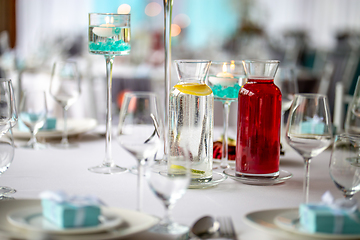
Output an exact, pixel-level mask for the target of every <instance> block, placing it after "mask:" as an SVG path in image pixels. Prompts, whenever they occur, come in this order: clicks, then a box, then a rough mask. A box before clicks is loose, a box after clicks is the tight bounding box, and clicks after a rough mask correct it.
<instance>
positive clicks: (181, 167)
mask: <svg viewBox="0 0 360 240" xmlns="http://www.w3.org/2000/svg"><path fill="white" fill-rule="evenodd" d="M170 168H172V169H180V170H186V168H185V167H184V166H180V165H175V164H171V166H170ZM190 170H191V172H192V173H196V174H204V173H205V171H201V170H196V169H192V168H191V169H190Z"/></svg>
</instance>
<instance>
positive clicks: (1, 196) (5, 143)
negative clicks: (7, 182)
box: [0, 129, 16, 201]
mask: <svg viewBox="0 0 360 240" xmlns="http://www.w3.org/2000/svg"><path fill="white" fill-rule="evenodd" d="M13 158H14V139H13V135H12V131H11V129H9V131H8V133H7V134H3V135H2V136H0V176H1V175H2V174H3V173H4V172H5V171H6V170H7V169H8V168H9V167H10V164H11V163H12V161H13ZM15 192H16V190H15V189H12V188H10V187H4V186H0V201H1V200H5V199H12V197H8V196H7V195H8V194H11V193H15Z"/></svg>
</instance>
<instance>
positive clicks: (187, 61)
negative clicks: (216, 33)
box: [174, 59, 211, 63]
mask: <svg viewBox="0 0 360 240" xmlns="http://www.w3.org/2000/svg"><path fill="white" fill-rule="evenodd" d="M174 62H175V63H211V60H192V59H179V60H174Z"/></svg>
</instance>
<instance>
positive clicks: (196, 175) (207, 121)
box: [168, 60, 214, 182]
mask: <svg viewBox="0 0 360 240" xmlns="http://www.w3.org/2000/svg"><path fill="white" fill-rule="evenodd" d="M175 64H176V70H177V74H178V78H179V81H178V83H177V84H176V85H175V86H174V87H173V88H172V89H171V91H170V96H169V99H170V100H169V101H170V103H169V138H168V139H169V140H168V141H169V145H168V146H169V156H168V168H169V172H171V171H176V169H181V168H183V167H184V166H182V165H181V161H180V160H181V159H180V158H181V157H182V156H184V153H183V151H184V150H183V149H188V151H189V153H187V154H189V156H190V159H191V161H192V163H191V172H192V180H193V181H200V182H208V181H210V180H211V179H212V161H213V136H212V135H213V128H214V122H213V115H214V95H213V93H212V90H211V88H210V87H209V86H208V85H206V83H205V79H206V78H207V75H208V72H209V67H210V64H211V61H208V60H176V61H175Z"/></svg>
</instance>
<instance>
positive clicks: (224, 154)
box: [220, 101, 230, 168]
mask: <svg viewBox="0 0 360 240" xmlns="http://www.w3.org/2000/svg"><path fill="white" fill-rule="evenodd" d="M223 108H224V136H223V144H222V158H221V163H220V167H221V168H228V167H229V163H228V156H229V155H228V127H229V108H230V103H229V102H228V101H225V102H224V103H223Z"/></svg>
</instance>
